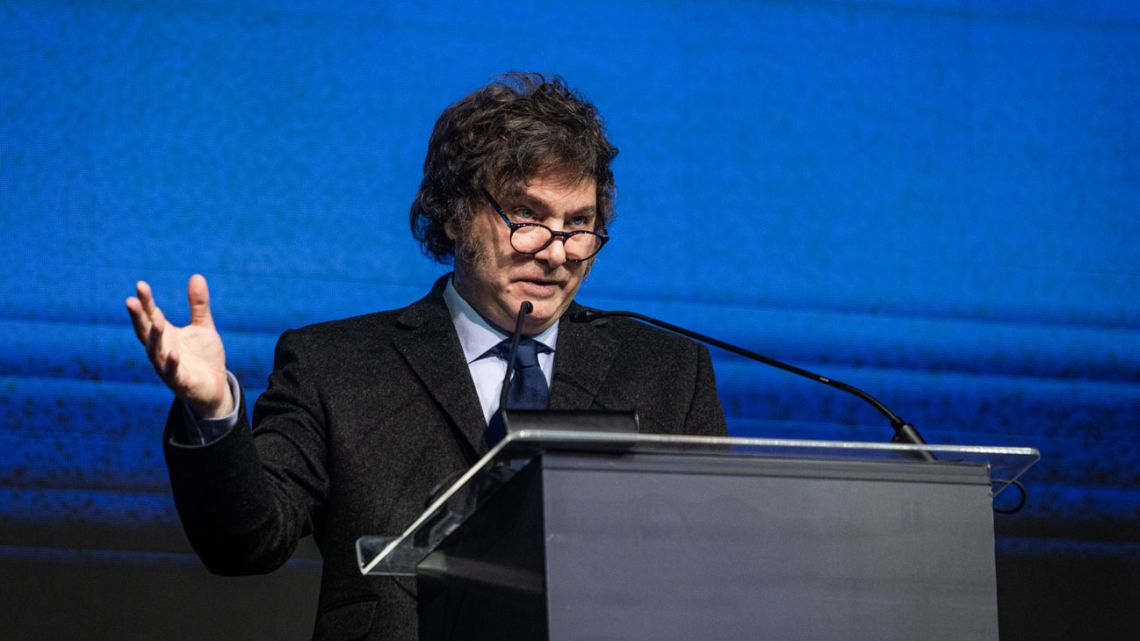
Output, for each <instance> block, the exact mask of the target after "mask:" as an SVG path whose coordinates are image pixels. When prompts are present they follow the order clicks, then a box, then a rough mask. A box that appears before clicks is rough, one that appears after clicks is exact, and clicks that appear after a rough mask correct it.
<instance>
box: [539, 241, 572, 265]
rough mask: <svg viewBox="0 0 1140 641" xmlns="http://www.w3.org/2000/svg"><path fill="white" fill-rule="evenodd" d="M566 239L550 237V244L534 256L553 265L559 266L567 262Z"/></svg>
mask: <svg viewBox="0 0 1140 641" xmlns="http://www.w3.org/2000/svg"><path fill="white" fill-rule="evenodd" d="M565 243H566V239H565V238H559V237H557V236H556V237H554V238H551V239H550V244H549V245H547V246H546V247H544V248H543V249H542V251H540V252H538V253H536V254H535V255H534V257H535V258H536V259H538V260H541V261H542V262H544V263H547V264H548V265H550V266H552V267H559V266H560V265H562V264H563V263H565V262H566V244H565Z"/></svg>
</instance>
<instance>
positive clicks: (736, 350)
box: [570, 309, 934, 461]
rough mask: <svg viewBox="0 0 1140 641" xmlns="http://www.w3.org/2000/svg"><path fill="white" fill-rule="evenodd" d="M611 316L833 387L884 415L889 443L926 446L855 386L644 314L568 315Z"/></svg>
mask: <svg viewBox="0 0 1140 641" xmlns="http://www.w3.org/2000/svg"><path fill="white" fill-rule="evenodd" d="M613 316H620V317H625V318H632V319H634V320H639V321H641V322H643V323H648V324H650V325H655V326H657V327H660V328H662V329H667V330H669V331H671V332H673V333H675V334H680V335H682V336H687V337H689V338H692V339H695V340H698V341H701V342H702V343H707V344H709V345H713V346H715V347H719V348H721V349H723V350H725V351H729V352H732V353H733V354H738V355H740V356H743V357H745V358H748V359H751V360H754V361H758V362H760V363H764V364H765V365H770V366H772V367H775V368H778V369H782V370H784V371H785V372H791V373H792V374H796V375H797V376H802V377H804V378H808V379H811V380H813V381H815V382H817V383H823V384H824V385H827V386H828V387H833V388H835V389H837V390H839V391H841V392H846V393H848V394H851V395H853V396H856V397H858V398H860V399H862V400H863V401H864V402H866V403H869V404H870V405H871V406H872V407H874V408H875V409H876V410H878V411H879V412H880V413H881V414H882V415H883V416H886V417H887V420H889V421H890V422H891V427H892V428H894V431H895V435H894V437H893V438H892V439H891V441H892V442H894V443H909V444H913V445H925V444H926V441H924V440H923V439H922V436H920V435H919V433H918V430H917V429H915V427H914V426H913V425H911V424H910V423H907V422H906V421H904V420H902V419H901V418H899V417H898V416H897V415H896V414H895V413H894V412H892V411H891V410H890V408H888V407H887V406H886V405H883V404H882V403H881V402H879V400H878V399H877V398H875V397H874V396H871V395H870V394H868V393H867V392H864V391H863V390H861V389H859V388H858V387H855V386H854V385H848V384H847V383H844V382H843V381H837V380H835V379H834V378H829V377H827V376H822V375H820V374H816V373H815V372H809V371H808V370H806V369H803V368H800V367H796V366H795V365H789V364H788V363H785V362H783V361H778V360H776V359H774V358H771V357H769V356H765V355H763V354H757V353H756V352H753V351H749V350H747V349H744V348H743V347H737V346H736V345H733V344H732V343H726V342H724V341H722V340H719V339H716V338H713V337H711V336H705V335H704V334H698V333H697V332H694V331H692V330H688V329H685V328H683V327H678V326H676V325H673V324H672V323H666V322H665V321H661V320H657V319H656V318H651V317H649V316H646V315H644V314H638V313H636V312H624V311H600V310H596V309H583V310H579V311H577V312H574V313H573V314H570V320H571V321H573V322H575V323H588V322H591V321H594V320H597V319H599V318H607V317H613ZM921 454H922V458H923V459H925V460H931V461H932V460H934V457H933V455H931V454H930V453H929V452H925V451H924V452H921Z"/></svg>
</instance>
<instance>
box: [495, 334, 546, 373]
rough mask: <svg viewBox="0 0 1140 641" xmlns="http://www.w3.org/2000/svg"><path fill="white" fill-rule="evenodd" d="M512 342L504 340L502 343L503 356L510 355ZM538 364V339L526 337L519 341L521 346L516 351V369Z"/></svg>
mask: <svg viewBox="0 0 1140 641" xmlns="http://www.w3.org/2000/svg"><path fill="white" fill-rule="evenodd" d="M510 349H511V343H510V341H504V342H503V343H502V349H501V352H502V355H503V358H508V357H509V356H510ZM537 366H538V341H536V340H534V339H533V338H524V339H522V340H520V341H519V347H518V349H517V350H516V351H515V369H516V370H520V369H523V368H526V367H537Z"/></svg>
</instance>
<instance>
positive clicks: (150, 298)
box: [135, 280, 157, 316]
mask: <svg viewBox="0 0 1140 641" xmlns="http://www.w3.org/2000/svg"><path fill="white" fill-rule="evenodd" d="M135 291H137V292H138V296H139V302H140V303H142V309H143V312H144V313H145V314H146V315H147V316H154V310H155V309H156V308H157V307H156V305H155V304H154V293H153V292H152V291H151V290H150V284H149V283H147V282H146V281H145V280H140V281H139V282H137V283H135Z"/></svg>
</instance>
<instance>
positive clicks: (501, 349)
mask: <svg viewBox="0 0 1140 641" xmlns="http://www.w3.org/2000/svg"><path fill="white" fill-rule="evenodd" d="M541 347H542V345H540V344H539V343H538V341H536V340H534V339H533V338H524V339H522V340H520V341H519V346H518V349H517V350H516V351H515V362H514V372H513V373H512V375H511V382H510V386H509V387H508V388H507V404H506V407H505V408H500V409H506V410H512V409H516V410H523V409H527V410H540V409H546V406H547V405H548V404H549V403H550V386H549V385H547V383H546V375H545V374H543V372H542V368H541V367H539V365H538V351H539V349H540V348H541ZM510 351H511V342H510V341H509V340H505V341H503V342H501V343H499V344H498V346H496V352H497V354H498V356H499V358H502V359H503V360H507V359H508V358H510ZM507 365H508V367H510V363H508V364H507ZM505 435H506V431H505V430H504V426H503V422H502V417H501V416H500V414H499V412H496V413H495V414H494V415H493V416H492V417H491V423H490V424H489V425H488V427H487V433H486V435H485V438H486V440H487V444H488V445H489V446H494V445H495V443H498V442H499V441H500V440H502V438H503V437H504V436H505Z"/></svg>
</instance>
